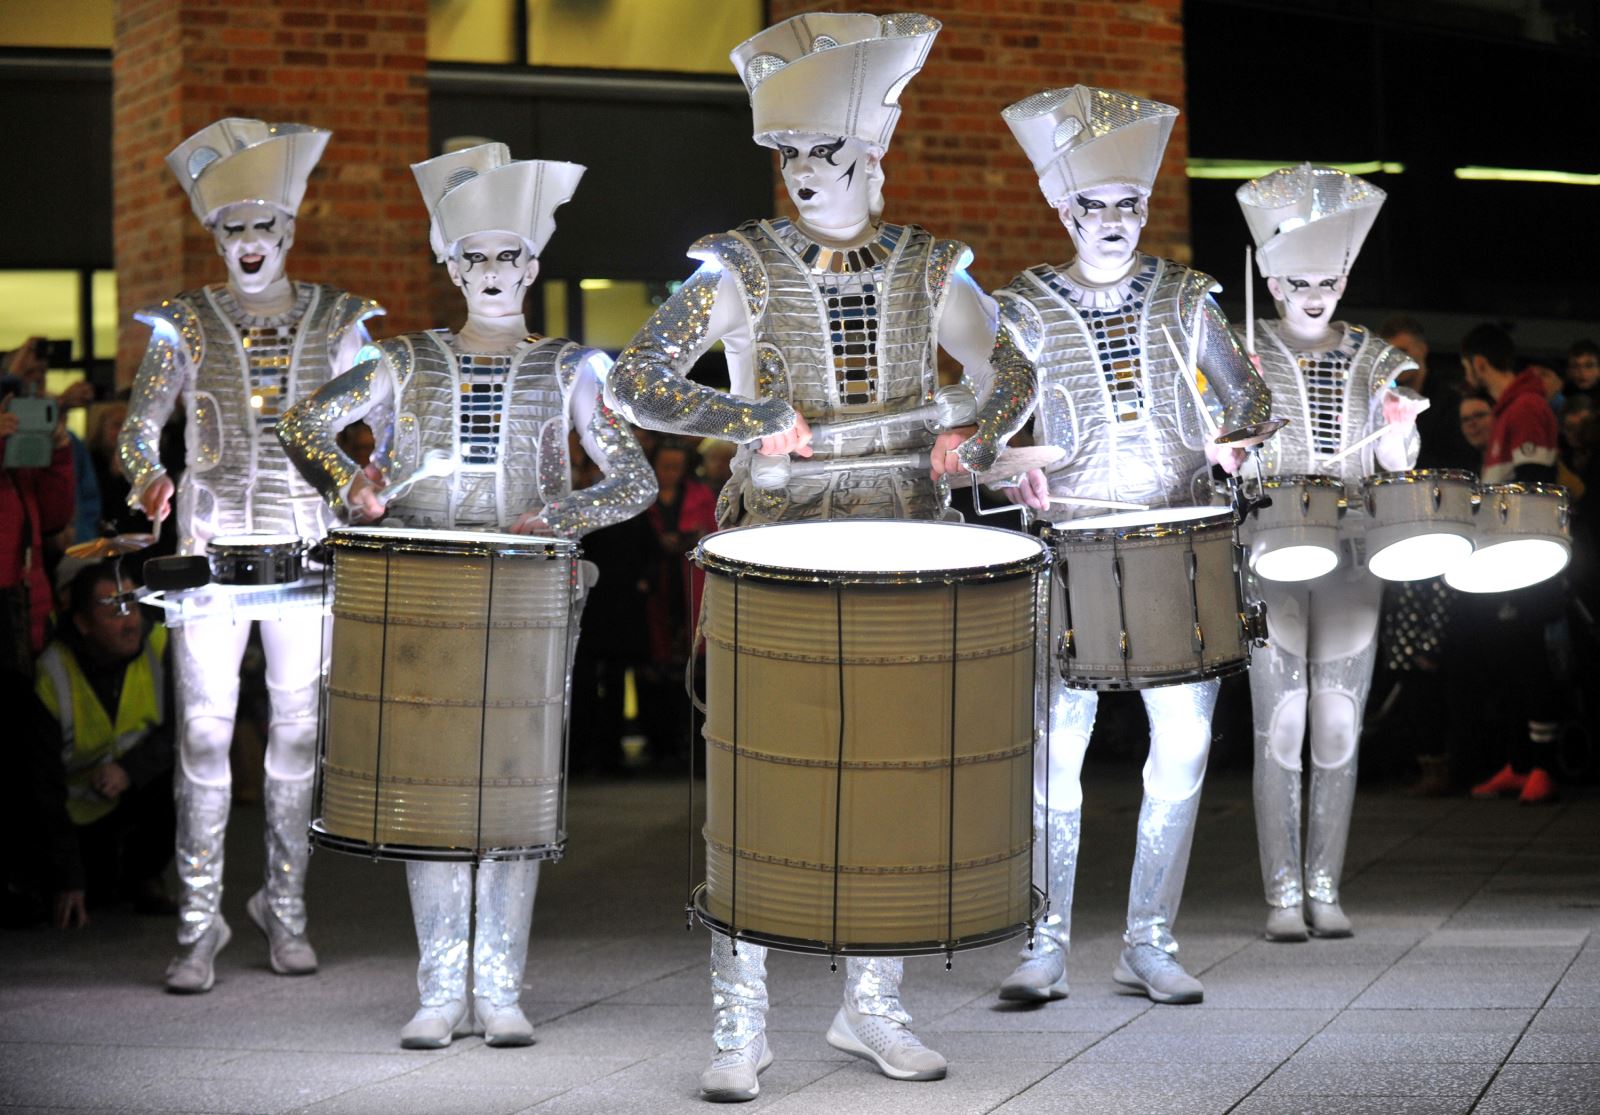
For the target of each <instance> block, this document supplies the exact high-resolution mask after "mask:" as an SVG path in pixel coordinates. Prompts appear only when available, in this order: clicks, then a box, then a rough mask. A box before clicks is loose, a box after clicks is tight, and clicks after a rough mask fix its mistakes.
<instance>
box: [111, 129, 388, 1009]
mask: <svg viewBox="0 0 1600 1115" xmlns="http://www.w3.org/2000/svg"><path fill="white" fill-rule="evenodd" d="M328 136H329V133H328V132H326V131H323V130H321V129H318V128H310V127H306V126H304V125H300V124H268V123H264V122H262V121H260V120H247V119H232V118H230V119H226V120H220V121H218V122H217V123H215V124H212V125H210V126H208V127H206V128H203V129H202V130H200V131H199V132H196V133H195V134H194V135H193V136H191V137H189V138H188V139H187V140H185V141H184V142H183V143H182V144H180V145H179V146H178V147H177V148H176V149H175V150H174V151H173V152H172V153H171V154H170V155H168V156H167V166H168V167H169V168H170V169H171V170H172V172H173V174H174V175H176V176H177V178H178V181H179V182H180V183H181V184H182V185H183V187H184V189H185V191H186V192H187V193H188V195H189V201H190V205H191V207H192V208H193V210H194V214H195V216H196V217H198V218H199V219H200V222H201V223H202V224H203V225H205V227H206V228H207V230H208V231H210V232H211V234H212V235H213V236H214V237H215V238H216V243H217V252H218V254H219V255H221V256H222V257H223V259H224V260H225V261H226V263H227V268H228V282H227V283H226V284H223V285H213V286H207V287H203V288H201V289H199V290H193V291H187V292H185V293H183V294H179V295H177V296H175V297H173V298H170V299H168V300H166V301H164V302H161V303H160V304H158V305H155V306H148V307H146V308H144V309H142V310H140V311H139V312H138V313H137V314H136V315H135V316H136V317H137V318H138V319H139V320H140V321H142V322H144V323H145V324H147V325H149V326H150V328H151V331H152V332H151V338H150V346H149V348H148V349H146V351H145V355H144V360H143V362H142V363H141V364H140V365H139V372H138V375H137V377H136V378H135V380H134V384H133V396H132V398H131V400H130V401H129V404H128V418H127V422H126V423H125V424H124V426H123V427H122V434H121V437H120V438H119V439H118V443H117V448H118V453H119V456H120V458H121V462H122V466H123V469H124V471H125V472H126V473H127V475H128V478H129V480H130V482H131V485H132V491H131V493H130V495H129V504H130V505H131V506H133V507H136V508H140V509H142V510H143V511H144V512H145V513H146V514H147V515H149V516H150V517H151V519H152V520H159V519H160V518H162V517H164V516H165V515H166V514H167V513H168V510H169V508H170V503H171V499H172V495H173V483H172V480H171V479H170V478H169V477H168V475H167V472H166V469H165V467H164V466H163V465H162V463H161V454H160V442H161V427H162V426H163V425H164V424H165V423H166V421H167V418H168V416H170V415H171V413H172V410H173V407H174V406H175V405H176V404H177V403H178V402H179V400H180V399H181V400H182V402H183V406H184V410H185V412H186V413H187V416H188V420H187V425H186V428H185V440H186V443H187V455H188V469H187V471H186V472H185V473H184V475H183V480H182V482H181V483H180V484H179V485H178V486H177V504H178V506H177V514H178V532H179V546H180V550H181V552H183V553H185V554H203V553H205V552H206V544H207V543H208V542H209V541H210V540H211V539H212V538H214V537H217V536H219V535H229V534H289V535H295V536H298V537H301V538H313V539H315V538H320V537H321V536H322V535H323V534H324V533H325V530H326V527H327V525H328V522H329V519H328V516H327V514H326V512H325V511H324V509H323V506H322V501H321V499H320V498H319V497H318V496H317V493H316V492H315V491H313V490H312V488H311V487H310V486H309V485H307V484H306V483H305V481H303V480H302V479H300V477H299V476H298V475H297V474H296V473H295V470H294V468H293V466H292V465H290V464H289V462H288V460H287V459H286V458H285V457H284V455H283V450H282V449H281V448H280V447H279V445H278V441H277V438H275V437H274V436H273V429H274V426H275V425H276V423H277V422H278V420H279V418H280V416H281V415H282V414H283V412H284V411H285V410H286V409H287V408H288V406H289V405H290V404H291V403H293V402H294V401H295V400H296V399H297V398H303V397H304V396H306V395H309V394H310V393H311V392H312V391H314V390H315V389H316V388H318V387H320V386H321V385H322V384H324V383H326V382H327V381H328V380H329V379H331V378H333V376H334V375H335V374H337V373H338V372H339V371H340V370H342V369H344V368H348V367H349V366H350V365H351V364H352V363H354V358H355V354H356V353H357V351H359V349H360V348H361V346H362V345H363V344H365V343H366V341H367V332H366V328H365V326H364V325H363V324H362V323H363V322H364V321H365V320H366V319H367V318H370V317H372V316H374V315H376V314H380V313H382V312H383V311H382V309H381V307H379V306H378V304H377V303H376V302H372V301H370V300H368V299H365V298H360V297H358V296H356V295H353V294H347V293H345V292H344V291H341V290H336V289H334V288H333V287H328V286H322V285H320V284H317V283H297V282H291V281H290V280H289V279H288V278H287V276H286V275H285V274H284V263H285V259H286V257H287V254H288V252H289V249H290V248H291V247H292V246H293V245H294V233H295V213H296V211H297V210H298V209H299V206H300V202H301V199H302V198H303V197H304V195H305V188H306V177H307V175H309V174H310V173H311V169H312V167H313V166H315V165H316V162H317V160H318V158H320V157H321V155H322V150H323V147H324V146H325V145H326V144H327V141H328ZM249 634H250V624H249V623H248V622H245V623H235V622H234V621H233V620H232V619H230V618H228V617H219V618H210V619H199V620H190V621H188V622H186V623H185V624H184V625H183V626H182V627H179V628H177V629H176V630H175V638H176V654H175V658H176V661H177V676H178V693H179V699H180V701H181V702H182V707H183V732H182V736H181V740H182V742H181V746H180V755H181V766H180V770H179V774H178V787H177V797H178V839H177V855H178V878H179V880H180V883H181V885H182V896H181V900H180V919H181V920H180V924H179V928H178V943H179V945H180V946H181V951H180V952H179V954H178V956H177V957H176V958H175V959H174V960H173V961H172V963H171V965H170V966H169V967H168V969H167V976H166V981H167V987H168V988H169V989H170V990H172V991H180V992H200V991H208V990H210V988H211V985H212V982H213V980H214V978H215V967H214V963H213V962H214V959H215V957H216V954H217V951H218V950H219V949H221V948H222V946H223V945H225V944H227V942H228V939H229V937H230V936H231V933H230V931H229V928H228V925H227V923H226V922H225V921H223V919H222V916H221V913H220V908H221V901H222V840H223V830H224V829H225V828H226V827H227V823H228V811H229V804H230V801H231V780H230V775H229V768H228V750H229V747H230V745H231V744H232V742H233V722H234V713H235V709H236V707H237V705H238V702H239V663H240V660H241V659H242V657H243V655H244V649H245V644H246V641H247V639H248V638H249ZM323 636H324V619H323V617H322V616H321V614H320V613H319V612H318V611H317V610H315V609H305V610H302V611H298V612H294V611H291V612H286V613H285V614H284V615H283V616H282V617H281V618H278V619H271V620H262V621H261V641H262V645H263V647H264V648H265V650H266V654H267V692H268V695H269V698H270V703H271V719H270V721H269V726H268V729H267V750H266V783H265V790H264V801H265V806H266V822H267V833H266V844H267V879H266V884H265V886H264V887H263V888H262V890H260V891H258V892H257V893H256V894H255V895H254V896H252V897H251V899H250V901H249V903H248V905H247V909H248V911H249V915H250V918H251V920H252V921H253V922H255V924H256V925H257V927H259V928H260V929H261V930H262V932H263V933H265V934H266V936H267V939H268V944H269V948H270V951H271V960H272V968H273V970H274V971H276V972H279V973H282V974H284V975H297V974H301V973H304V972H311V971H315V970H316V966H317V958H316V953H315V952H314V951H313V950H312V948H311V945H310V942H309V941H307V940H306V935H305V931H306V910H305V899H304V892H305V872H306V860H307V855H308V851H309V848H308V845H307V842H306V826H307V823H308V822H309V820H310V813H311V783H312V774H313V773H314V771H313V766H314V761H315V755H314V751H315V746H316V728H317V683H318V680H319V678H320V674H321V664H322V648H323V645H324V637H323Z"/></svg>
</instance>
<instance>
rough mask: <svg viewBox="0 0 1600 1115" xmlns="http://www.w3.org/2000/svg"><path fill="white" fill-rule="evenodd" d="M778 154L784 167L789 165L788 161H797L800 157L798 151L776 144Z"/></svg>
mask: <svg viewBox="0 0 1600 1115" xmlns="http://www.w3.org/2000/svg"><path fill="white" fill-rule="evenodd" d="M778 154H779V155H781V156H783V165H784V166H788V165H789V160H790V159H798V158H799V157H800V152H799V151H798V150H796V149H795V148H793V147H786V146H784V145H783V144H781V143H780V144H778Z"/></svg>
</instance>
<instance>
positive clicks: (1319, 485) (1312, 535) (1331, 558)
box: [1239, 475, 1345, 581]
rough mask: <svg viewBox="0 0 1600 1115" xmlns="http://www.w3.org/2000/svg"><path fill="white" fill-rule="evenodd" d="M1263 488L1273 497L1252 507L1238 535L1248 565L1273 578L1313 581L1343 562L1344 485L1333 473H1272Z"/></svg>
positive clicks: (1266, 493) (1272, 579) (1262, 484)
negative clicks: (1307, 474) (1341, 525)
mask: <svg viewBox="0 0 1600 1115" xmlns="http://www.w3.org/2000/svg"><path fill="white" fill-rule="evenodd" d="M1261 491H1262V494H1263V495H1266V496H1267V497H1269V498H1270V499H1271V501H1272V502H1271V503H1269V504H1267V505H1266V506H1258V507H1255V508H1253V509H1252V510H1251V511H1250V514H1249V515H1247V516H1246V517H1245V520H1244V522H1243V523H1241V524H1240V526H1239V535H1240V538H1241V540H1242V541H1243V542H1244V544H1245V547H1246V548H1247V549H1248V550H1249V552H1250V569H1251V570H1252V571H1253V572H1254V573H1255V575H1256V576H1258V577H1263V578H1265V579H1266V580H1269V581H1310V580H1313V579H1315V578H1317V577H1320V576H1322V575H1323V574H1324V573H1331V572H1333V570H1334V568H1335V567H1336V566H1337V565H1338V564H1339V519H1340V517H1341V516H1343V515H1344V509H1345V501H1344V485H1343V484H1341V483H1339V481H1337V480H1335V479H1333V478H1332V477H1331V476H1316V475H1311V476H1298V475H1295V476H1269V477H1266V478H1264V479H1263V480H1262V481H1261Z"/></svg>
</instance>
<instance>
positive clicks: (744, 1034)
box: [700, 930, 772, 1103]
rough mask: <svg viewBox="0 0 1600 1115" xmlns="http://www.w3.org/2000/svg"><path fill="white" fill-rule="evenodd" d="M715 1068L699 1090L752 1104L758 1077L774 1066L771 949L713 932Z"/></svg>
mask: <svg viewBox="0 0 1600 1115" xmlns="http://www.w3.org/2000/svg"><path fill="white" fill-rule="evenodd" d="M711 1009H712V1024H711V1040H712V1041H713V1042H714V1043H715V1045H716V1051H715V1053H714V1054H713V1055H712V1058H711V1064H710V1066H709V1067H708V1068H707V1069H706V1071H705V1072H703V1073H701V1074H700V1092H701V1094H702V1095H703V1096H705V1098H706V1099H708V1100H711V1101H713V1102H716V1103H738V1102H741V1101H744V1100H753V1099H755V1098H756V1096H757V1095H758V1094H759V1093H760V1091H761V1084H760V1081H759V1080H758V1079H757V1077H758V1076H759V1075H760V1073H761V1071H762V1070H763V1069H765V1068H766V1067H767V1066H768V1065H770V1064H772V1049H771V1047H770V1046H768V1045H767V1035H766V1029H767V950H766V949H765V948H763V947H762V946H760V945H752V944H750V943H749V942H748V941H741V942H739V944H738V946H737V947H735V945H734V942H733V938H731V937H728V936H726V935H724V934H722V933H718V932H716V931H714V930H713V931H712V934H711Z"/></svg>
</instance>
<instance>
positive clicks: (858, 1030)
mask: <svg viewBox="0 0 1600 1115" xmlns="http://www.w3.org/2000/svg"><path fill="white" fill-rule="evenodd" d="M828 1044H829V1045H831V1046H833V1047H834V1048H835V1049H841V1050H843V1051H844V1052H846V1053H853V1054H855V1055H856V1056H857V1057H860V1058H862V1059H863V1060H867V1061H871V1062H872V1063H873V1064H875V1065H877V1066H878V1071H879V1072H881V1073H883V1075H885V1076H887V1077H889V1078H891V1079H893V1080H943V1079H944V1073H945V1068H946V1062H945V1059H944V1056H943V1055H942V1054H940V1053H935V1052H934V1051H933V1050H931V1049H929V1048H928V1047H927V1046H925V1045H923V1044H922V1042H921V1040H920V1039H918V1037H917V1035H916V1034H913V1033H912V1032H911V1030H910V1028H909V1027H907V1026H906V1025H905V1024H904V1023H901V1022H896V1021H895V1020H894V1019H892V1018H884V1017H883V1016H882V1015H877V1014H858V1013H856V1012H855V1011H853V1010H851V1009H850V1008H849V1007H840V1008H839V1013H838V1014H836V1015H834V1016H833V1025H831V1026H829V1027H828Z"/></svg>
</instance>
